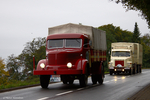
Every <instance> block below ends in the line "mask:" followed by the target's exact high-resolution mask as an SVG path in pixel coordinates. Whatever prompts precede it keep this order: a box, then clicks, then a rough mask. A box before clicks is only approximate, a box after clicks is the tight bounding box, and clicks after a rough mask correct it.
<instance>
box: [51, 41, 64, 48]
mask: <svg viewBox="0 0 150 100" xmlns="http://www.w3.org/2000/svg"><path fill="white" fill-rule="evenodd" d="M62 47H63V39H56V40H48V48H49V49H51V48H62Z"/></svg>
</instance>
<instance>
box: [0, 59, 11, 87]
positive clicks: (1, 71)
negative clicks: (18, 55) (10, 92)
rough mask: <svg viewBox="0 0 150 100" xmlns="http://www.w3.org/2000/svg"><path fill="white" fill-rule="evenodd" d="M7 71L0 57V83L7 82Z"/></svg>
mask: <svg viewBox="0 0 150 100" xmlns="http://www.w3.org/2000/svg"><path fill="white" fill-rule="evenodd" d="M8 76H9V73H8V71H6V69H5V64H4V59H2V58H1V57H0V85H1V84H4V85H5V84H7V79H8Z"/></svg>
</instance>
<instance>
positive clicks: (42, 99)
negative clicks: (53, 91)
mask: <svg viewBox="0 0 150 100" xmlns="http://www.w3.org/2000/svg"><path fill="white" fill-rule="evenodd" d="M48 98H49V97H44V98H40V99H37V100H45V99H48Z"/></svg>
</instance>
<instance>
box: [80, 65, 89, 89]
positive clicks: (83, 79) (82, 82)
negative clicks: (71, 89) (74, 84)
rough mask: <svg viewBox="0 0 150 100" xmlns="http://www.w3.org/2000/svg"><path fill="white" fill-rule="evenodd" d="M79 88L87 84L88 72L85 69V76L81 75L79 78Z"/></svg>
mask: <svg viewBox="0 0 150 100" xmlns="http://www.w3.org/2000/svg"><path fill="white" fill-rule="evenodd" d="M79 82H80V86H81V87H85V86H86V85H87V83H88V70H87V68H86V69H85V74H83V75H81V76H80V78H79Z"/></svg>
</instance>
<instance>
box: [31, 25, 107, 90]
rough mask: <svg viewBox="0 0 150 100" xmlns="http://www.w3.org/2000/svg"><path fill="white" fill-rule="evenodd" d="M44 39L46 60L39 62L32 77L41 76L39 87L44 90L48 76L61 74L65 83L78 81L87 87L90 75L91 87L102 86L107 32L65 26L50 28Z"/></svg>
mask: <svg viewBox="0 0 150 100" xmlns="http://www.w3.org/2000/svg"><path fill="white" fill-rule="evenodd" d="M48 31H49V32H48V36H47V40H46V59H43V60H40V61H39V62H38V65H37V67H36V69H35V63H34V65H33V67H34V68H33V74H34V75H40V84H41V87H42V88H47V87H48V84H49V80H50V75H60V78H61V81H62V82H63V83H64V84H67V83H69V84H73V82H74V80H75V79H79V83H80V86H82V87H83V86H86V85H87V82H88V76H89V75H91V79H92V82H93V84H96V83H97V82H98V83H99V84H102V83H103V79H104V66H103V63H104V62H105V61H106V49H107V46H106V33H105V31H102V30H99V29H97V28H93V27H91V26H85V25H78V24H72V23H68V24H64V25H60V26H56V27H51V28H49V30H48Z"/></svg>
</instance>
